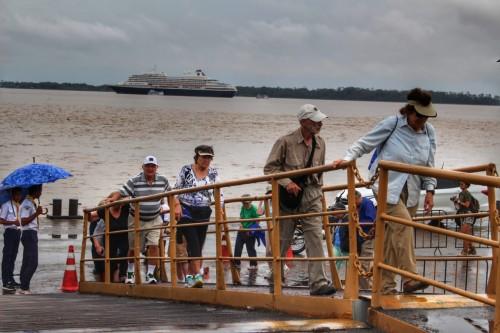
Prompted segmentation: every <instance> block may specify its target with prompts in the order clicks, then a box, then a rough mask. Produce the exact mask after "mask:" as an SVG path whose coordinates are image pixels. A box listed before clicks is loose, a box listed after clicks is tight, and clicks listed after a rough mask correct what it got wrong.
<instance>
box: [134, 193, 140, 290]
mask: <svg viewBox="0 0 500 333" xmlns="http://www.w3.org/2000/svg"><path fill="white" fill-rule="evenodd" d="M134 214H135V215H134V267H135V268H134V270H135V283H136V284H141V283H142V277H141V231H139V229H140V228H141V223H140V220H139V215H140V207H139V201H137V202H135V203H134Z"/></svg>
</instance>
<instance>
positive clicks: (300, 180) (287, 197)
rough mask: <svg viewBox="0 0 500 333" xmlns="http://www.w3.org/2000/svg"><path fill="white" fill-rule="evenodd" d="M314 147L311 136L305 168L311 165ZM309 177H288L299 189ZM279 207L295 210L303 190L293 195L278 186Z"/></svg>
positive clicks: (314, 141) (314, 140)
mask: <svg viewBox="0 0 500 333" xmlns="http://www.w3.org/2000/svg"><path fill="white" fill-rule="evenodd" d="M315 149H316V138H315V137H314V136H313V141H312V150H311V155H310V156H309V160H308V161H307V164H306V166H305V167H306V168H309V167H311V165H312V160H313V156H314V150H315ZM308 177H309V175H302V176H299V177H295V178H290V179H291V180H292V182H294V183H295V184H297V185H298V186H299V187H300V188H301V189H304V186H305V184H306V180H307V178H308ZM279 189H280V207H281V209H284V210H289V211H292V210H295V209H297V208H298V207H299V205H300V202H301V201H302V195H303V194H304V191H303V190H302V191H299V193H297V195H294V194H293V193H288V191H287V190H286V188H285V187H283V186H280V187H279Z"/></svg>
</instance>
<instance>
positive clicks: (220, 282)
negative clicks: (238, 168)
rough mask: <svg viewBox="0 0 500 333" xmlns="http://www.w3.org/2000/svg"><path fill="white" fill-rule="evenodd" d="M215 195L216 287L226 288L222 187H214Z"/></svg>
mask: <svg viewBox="0 0 500 333" xmlns="http://www.w3.org/2000/svg"><path fill="white" fill-rule="evenodd" d="M214 197H215V252H216V257H217V259H216V272H215V273H216V278H217V281H216V287H217V290H225V289H226V282H225V281H224V263H223V262H222V259H221V256H222V232H221V231H222V228H221V222H222V206H221V201H220V188H219V187H216V188H214Z"/></svg>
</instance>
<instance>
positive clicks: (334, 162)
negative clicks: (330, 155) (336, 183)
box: [332, 159, 348, 169]
mask: <svg viewBox="0 0 500 333" xmlns="http://www.w3.org/2000/svg"><path fill="white" fill-rule="evenodd" d="M347 162H348V161H346V160H342V159H340V160H335V161H333V162H332V166H333V168H334V169H338V168H340V167H341V164H342V163H347ZM345 168H346V166H344V167H342V169H345Z"/></svg>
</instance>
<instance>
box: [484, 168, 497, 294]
mask: <svg viewBox="0 0 500 333" xmlns="http://www.w3.org/2000/svg"><path fill="white" fill-rule="evenodd" d="M494 170H495V165H494V164H492V165H490V167H489V168H488V170H487V171H486V174H487V175H488V176H493V175H494ZM488 210H489V213H490V215H489V220H490V234H491V240H494V241H498V225H497V222H496V221H497V216H498V211H497V206H496V197H495V187H493V186H488ZM491 252H492V255H493V259H492V261H491V272H490V276H489V279H488V284H487V286H486V293H487V294H490V295H494V294H495V293H496V289H497V285H496V284H497V278H496V275H497V270H498V267H499V266H498V264H499V263H498V252H499V249H496V248H492V249H491ZM497 295H498V293H497Z"/></svg>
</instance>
